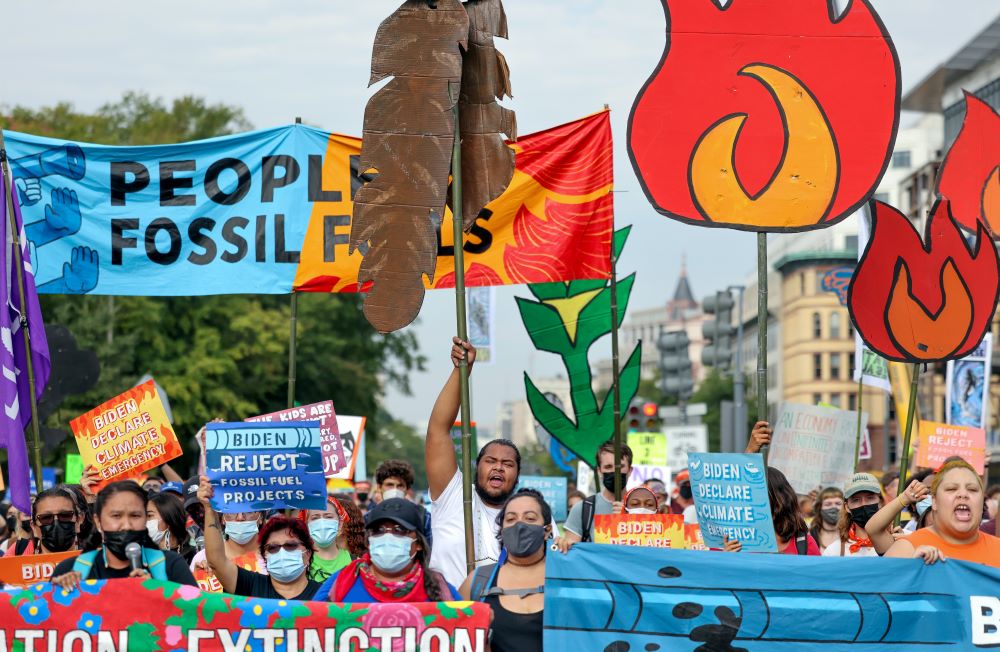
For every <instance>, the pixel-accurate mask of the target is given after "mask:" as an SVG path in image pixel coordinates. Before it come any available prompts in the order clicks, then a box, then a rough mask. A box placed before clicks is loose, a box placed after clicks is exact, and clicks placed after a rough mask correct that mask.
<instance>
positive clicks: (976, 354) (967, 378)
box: [945, 333, 993, 430]
mask: <svg viewBox="0 0 1000 652" xmlns="http://www.w3.org/2000/svg"><path fill="white" fill-rule="evenodd" d="M992 357H993V334H992V333H987V334H986V337H984V338H983V341H982V342H980V344H979V346H977V347H976V350H975V351H973V352H972V353H970V354H969V355H967V356H965V357H964V358H962V359H961V360H949V361H948V368H947V372H946V373H945V378H946V379H947V391H946V392H945V396H946V397H947V400H946V403H947V405H946V406H945V414H947V415H948V416H947V421H948V423H951V424H954V425H956V426H967V427H969V428H982V429H984V430H985V429H987V428H988V427H989V411H990V410H989V408H990V396H989V389H990V382H989V379H990V365H991V359H992Z"/></svg>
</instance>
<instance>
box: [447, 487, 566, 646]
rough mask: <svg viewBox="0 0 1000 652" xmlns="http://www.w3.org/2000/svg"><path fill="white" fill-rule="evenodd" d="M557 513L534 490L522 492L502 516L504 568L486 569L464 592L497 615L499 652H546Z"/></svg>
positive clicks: (494, 640) (493, 636)
mask: <svg viewBox="0 0 1000 652" xmlns="http://www.w3.org/2000/svg"><path fill="white" fill-rule="evenodd" d="M551 523H552V509H551V508H550V507H549V505H548V503H546V502H545V499H544V498H542V495H541V494H540V493H539V492H537V491H535V490H534V489H521V490H520V491H518V492H517V493H515V494H514V495H512V496H511V497H510V498H508V499H507V502H506V503H505V504H504V506H503V508H502V509H501V510H500V513H499V514H498V515H497V525H498V526H499V527H500V535H499V539H500V541H501V543H502V546H503V551H504V553H505V554H504V555H501V563H500V564H489V565H487V566H480V567H479V568H477V569H476V570H475V571H473V572H472V574H470V575H469V576H468V577H467V578H466V580H465V582H464V583H463V584H462V586H461V588H460V589H459V593H460V594H461V595H462V597H463V598H464V599H466V600H476V601H480V602H485V603H486V604H488V605H490V607H491V608H492V610H493V624H492V629H491V632H490V649H491V650H492V651H493V652H541V650H542V608H543V607H544V604H545V594H544V591H545V554H546V550H547V548H548V545H547V543H548V540H549V539H550V538H551V537H552V525H551Z"/></svg>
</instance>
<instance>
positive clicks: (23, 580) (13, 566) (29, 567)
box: [0, 550, 80, 586]
mask: <svg viewBox="0 0 1000 652" xmlns="http://www.w3.org/2000/svg"><path fill="white" fill-rule="evenodd" d="M79 554H80V551H79V550H67V551H66V552H52V553H48V554H44V555H13V554H11V555H7V556H5V557H0V585H3V584H14V585H17V586H28V585H29V584H35V583H37V582H47V581H48V579H49V578H50V577H52V571H53V570H55V567H56V566H57V565H58V564H59V562H61V561H62V560H63V559H69V558H70V557H76V556H77V555H79Z"/></svg>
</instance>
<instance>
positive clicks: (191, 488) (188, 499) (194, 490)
mask: <svg viewBox="0 0 1000 652" xmlns="http://www.w3.org/2000/svg"><path fill="white" fill-rule="evenodd" d="M200 483H201V478H199V477H198V476H194V477H193V478H188V479H187V480H185V481H184V489H183V493H182V494H181V498H183V499H184V509H185V510H188V509H190V508H191V507H192V506H193V505H198V504H200V503H199V502H198V486H199V484H200Z"/></svg>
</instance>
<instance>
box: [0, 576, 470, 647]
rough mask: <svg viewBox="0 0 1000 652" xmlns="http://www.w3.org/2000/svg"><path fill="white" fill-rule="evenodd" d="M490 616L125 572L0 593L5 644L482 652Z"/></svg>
mask: <svg viewBox="0 0 1000 652" xmlns="http://www.w3.org/2000/svg"><path fill="white" fill-rule="evenodd" d="M489 624H490V608H489V605H486V604H484V603H479V602H424V603H422V602H416V603H413V602H411V603H391V604H390V603H384V604H383V603H372V604H360V603H359V604H333V603H329V602H298V601H295V600H262V599H257V598H245V597H240V596H234V595H225V594H214V593H205V592H202V591H199V590H198V589H197V587H194V586H186V585H180V584H174V583H172V582H158V581H155V580H145V581H144V580H140V579H123V580H111V581H96V582H84V583H83V584H82V585H81V586H80V588H79V589H77V590H74V591H69V592H67V591H63V589H60V588H58V587H53V586H52V585H50V584H41V585H38V586H34V587H32V590H30V591H21V592H19V593H10V594H7V596H5V597H4V598H3V599H0V652H8V651H12V650H20V649H24V650H43V649H52V650H67V651H69V650H78V651H79V650H116V651H120V652H124V651H125V650H148V651H150V652H153V651H156V650H162V651H163V652H166V651H167V650H187V651H188V652H207V651H209V650H240V651H241V652H242V651H243V650H270V651H271V652H274V651H275V650H287V652H293V651H298V652H306V651H308V650H312V651H317V650H330V651H334V650H337V651H342V652H362V651H364V650H381V651H383V652H392V651H396V652H401V651H402V650H414V651H418V652H485V650H486V638H487V632H488V629H489Z"/></svg>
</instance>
